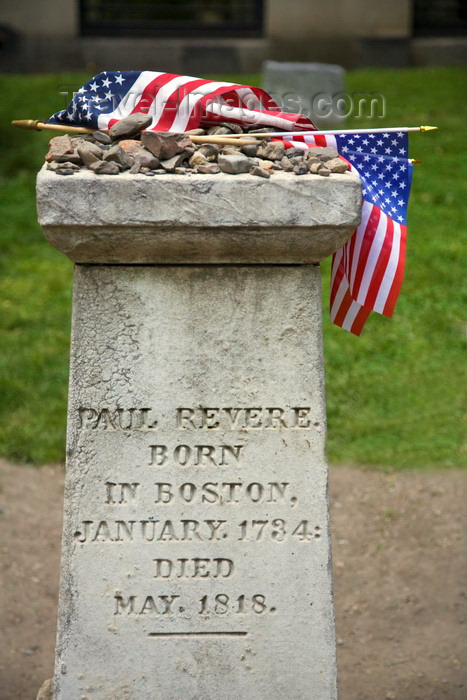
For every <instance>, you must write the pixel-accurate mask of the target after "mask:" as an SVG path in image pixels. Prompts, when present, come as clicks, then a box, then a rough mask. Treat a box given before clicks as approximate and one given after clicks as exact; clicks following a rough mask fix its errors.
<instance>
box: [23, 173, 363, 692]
mask: <svg viewBox="0 0 467 700" xmlns="http://www.w3.org/2000/svg"><path fill="white" fill-rule="evenodd" d="M37 192H38V211H39V221H40V223H41V225H42V227H43V230H44V233H45V236H46V238H47V239H48V240H49V241H50V242H51V243H52V244H53V245H54V246H56V247H57V248H59V249H60V250H61V251H62V252H64V253H66V254H67V255H68V256H69V257H70V258H71V259H72V260H74V261H75V262H76V263H77V264H76V265H75V279H74V294H73V318H72V341H71V369H70V389H69V406H68V437H67V467H66V470H67V474H66V492H65V514H64V530H63V543H62V571H61V585H60V602H59V622H58V637H57V649H56V666H55V679H54V698H55V700H86V699H89V700H91V699H92V700H116V699H117V698H118V699H119V700H123V699H128V700H147V699H148V698H154V700H156V699H157V700H182V699H187V700H188V699H189V700H218V699H219V698H222V699H223V700H238V698H242V699H243V700H284V698H289V699H290V700H304V699H305V698H313V700H334V699H335V698H336V697H337V687H336V686H337V682H336V659H335V633H334V616H333V600H332V573H331V560H330V534H329V512H328V495H327V464H326V458H325V434H326V415H325V404H324V378H323V358H322V341H321V300H320V268H319V265H318V264H317V263H318V261H319V260H321V259H322V258H323V257H325V256H327V255H329V254H331V253H332V252H333V250H335V249H336V248H338V247H339V246H340V245H342V243H343V242H344V241H345V240H346V239H347V238H348V237H350V235H351V234H352V232H353V230H354V229H355V227H356V225H357V223H358V221H359V217H360V206H361V186H360V182H359V180H358V178H357V177H356V176H355V175H353V174H351V173H346V174H345V175H331V176H330V177H329V178H318V177H313V176H311V175H310V176H306V177H301V178H297V177H296V176H294V175H293V174H288V173H276V174H275V175H274V177H273V178H271V179H270V180H263V179H259V178H258V179H253V178H252V177H251V176H249V175H239V176H236V177H232V176H228V175H224V174H220V175H212V176H210V175H193V176H191V177H189V178H188V177H178V176H171V175H161V176H158V177H155V178H145V177H144V176H143V175H129V174H122V175H120V176H119V177H118V178H112V177H111V176H105V175H104V176H100V177H97V176H96V175H94V174H93V173H91V172H90V171H82V172H79V173H77V174H76V175H74V176H73V177H72V178H71V177H70V178H57V176H56V175H55V174H54V173H52V172H50V171H46V170H45V169H43V170H42V171H41V172H40V174H39V176H38V190H37Z"/></svg>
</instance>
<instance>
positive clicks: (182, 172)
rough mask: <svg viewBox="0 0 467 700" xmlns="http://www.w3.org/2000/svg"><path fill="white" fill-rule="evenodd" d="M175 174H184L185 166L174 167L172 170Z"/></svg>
mask: <svg viewBox="0 0 467 700" xmlns="http://www.w3.org/2000/svg"><path fill="white" fill-rule="evenodd" d="M174 173H175V175H185V174H186V168H182V167H179V168H175V170H174Z"/></svg>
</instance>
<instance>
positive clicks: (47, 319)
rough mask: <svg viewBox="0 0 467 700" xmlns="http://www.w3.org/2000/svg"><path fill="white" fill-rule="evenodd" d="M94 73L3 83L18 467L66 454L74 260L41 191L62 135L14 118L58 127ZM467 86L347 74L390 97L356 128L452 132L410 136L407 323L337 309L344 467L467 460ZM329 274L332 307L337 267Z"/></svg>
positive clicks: (9, 336) (4, 450)
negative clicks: (50, 238) (465, 150)
mask: <svg viewBox="0 0 467 700" xmlns="http://www.w3.org/2000/svg"><path fill="white" fill-rule="evenodd" d="M89 77H91V76H89V75H84V74H82V75H61V76H0V89H1V94H2V96H3V98H2V101H1V104H0V120H1V126H2V128H1V129H0V139H1V145H2V150H1V153H2V156H1V159H0V197H1V199H0V202H1V213H2V222H3V230H2V234H1V256H0V327H1V333H0V395H1V397H2V399H1V404H0V456H3V457H5V458H9V459H13V460H17V461H28V462H34V463H37V464H40V463H43V462H47V461H56V460H63V458H64V445H65V420H66V394H67V374H68V348H69V331H70V311H71V278H72V264H71V262H70V261H69V260H68V259H67V258H65V257H64V256H63V255H61V254H60V253H59V252H58V251H56V250H55V249H53V248H52V247H51V246H50V245H48V244H47V243H46V242H45V241H44V239H43V236H42V232H41V230H40V228H39V226H38V224H37V221H36V211H35V194H34V181H35V175H36V172H37V170H38V169H39V167H40V165H41V163H42V162H43V158H44V154H45V152H46V147H47V142H48V140H49V138H50V134H46V133H32V132H25V131H24V132H23V131H19V130H15V129H13V128H11V127H10V126H9V121H10V120H11V119H19V118H44V119H46V118H47V117H49V116H50V115H51V114H52V113H53V112H55V111H57V110H58V109H61V108H63V107H64V106H65V97H64V96H63V95H60V94H59V92H60V91H62V92H63V91H64V90H66V89H69V90H70V91H71V90H72V89H73V87H72V86H75V87H76V88H77V87H79V86H80V85H81V84H82V83H83V82H85V80H87V79H88V78H89ZM224 77H225V76H224ZM230 78H231V79H235V80H240V81H241V82H256V83H258V78H257V77H256V78H255V77H254V76H248V77H245V76H244V77H243V79H242V78H239V77H238V76H236V77H234V76H230ZM466 83H467V72H466V71H465V70H463V69H458V68H434V69H412V70H404V71H396V70H373V71H358V72H354V73H350V74H349V75H348V76H347V91H348V92H349V93H353V92H375V93H380V94H382V95H384V98H385V104H386V115H385V117H384V118H382V119H374V120H373V121H371V120H370V119H368V118H362V119H358V120H354V122H353V123H352V122H350V123H349V126H350V125H358V126H362V127H370V126H387V125H390V126H412V125H420V124H433V125H437V126H438V127H439V131H437V132H430V133H426V134H414V135H413V136H412V138H411V156H412V157H415V158H417V159H419V160H421V161H423V162H424V165H421V166H417V167H416V168H415V172H414V180H413V186H412V195H411V203H410V209H409V242H408V253H407V265H406V276H405V281H404V285H403V289H402V294H401V297H400V299H399V302H398V305H397V308H396V312H395V315H394V318H393V319H385V318H383V317H379V316H377V315H376V314H374V315H373V316H372V317H371V318H370V320H369V321H368V322H367V325H366V327H365V329H364V331H363V333H362V335H361V336H360V338H356V337H354V336H352V335H351V334H349V333H347V332H346V331H343V330H341V329H339V328H336V327H335V326H333V325H332V324H331V323H330V321H329V320H328V317H327V310H326V308H325V310H324V339H325V340H324V342H325V358H326V384H327V405H328V427H329V435H328V438H329V439H328V454H329V460H330V461H331V462H334V463H340V462H355V463H361V464H365V465H368V466H377V467H380V468H394V469H400V468H425V467H456V466H461V465H462V464H464V463H465V449H466V448H465V426H464V427H463V425H462V402H463V399H464V398H465V384H466V373H465V352H466V335H465V332H466V328H465V321H466V319H465V309H466V303H465V302H466V284H465V281H464V280H465V275H464V267H465V265H463V260H462V251H463V247H464V244H465V233H464V230H465V229H464V227H465V221H466V219H467V216H466V214H467V211H466V210H467V164H466V160H465V157H461V147H462V146H463V145H464V144H465V142H466V135H467V134H466V132H467V106H466V103H465V99H464V96H465V91H466ZM64 86H70V87H68V88H66V87H64ZM323 269H324V273H323V279H324V300H325V301H324V305H325V306H326V304H327V297H328V290H329V283H328V277H329V261H326V262H325V263H324V264H323Z"/></svg>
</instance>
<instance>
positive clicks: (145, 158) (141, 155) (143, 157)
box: [133, 148, 160, 170]
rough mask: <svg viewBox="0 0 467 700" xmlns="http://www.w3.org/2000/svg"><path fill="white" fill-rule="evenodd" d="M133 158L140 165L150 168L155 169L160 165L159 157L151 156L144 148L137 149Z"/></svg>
mask: <svg viewBox="0 0 467 700" xmlns="http://www.w3.org/2000/svg"><path fill="white" fill-rule="evenodd" d="M133 158H134V159H135V163H136V162H138V163H139V164H140V166H144V167H145V168H151V169H152V170H155V168H158V167H159V165H160V161H159V158H156V156H153V155H152V153H151V151H148V150H147V149H146V148H142V149H141V150H140V151H138V152H137V153H136V154H135V155H134V156H133Z"/></svg>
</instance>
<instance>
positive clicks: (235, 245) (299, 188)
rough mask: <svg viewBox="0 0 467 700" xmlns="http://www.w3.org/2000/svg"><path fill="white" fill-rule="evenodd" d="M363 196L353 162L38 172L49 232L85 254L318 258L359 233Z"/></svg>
mask: <svg viewBox="0 0 467 700" xmlns="http://www.w3.org/2000/svg"><path fill="white" fill-rule="evenodd" d="M361 203H362V193H361V183H360V180H359V178H358V177H357V176H356V175H354V174H352V173H350V172H347V173H344V174H333V175H331V176H329V177H320V176H316V175H303V176H296V175H294V174H291V173H285V172H279V171H277V172H275V173H274V175H273V176H272V177H271V178H270V179H263V178H259V177H254V176H252V175H248V174H246V175H234V176H233V175H226V174H224V173H219V174H216V175H201V174H199V175H198V174H192V175H162V174H161V175H155V176H154V177H147V176H146V175H139V174H138V175H130V174H129V173H121V174H120V175H117V176H111V175H95V174H94V173H92V172H90V171H87V170H81V171H78V172H77V173H75V174H74V175H72V176H68V177H61V176H58V175H56V174H55V173H54V172H52V171H48V170H46V168H45V166H44V167H43V168H42V170H41V171H40V172H39V174H38V177H37V208H38V217H39V223H40V225H41V226H42V228H43V231H44V235H45V237H46V239H47V240H48V241H49V242H50V243H51V244H52V245H53V246H55V247H56V248H58V249H59V250H60V251H61V252H62V253H65V254H66V255H67V256H68V257H69V258H70V259H71V260H73V261H74V262H78V263H107V264H170V263H174V264H177V263H180V264H188V263H192V264H194V263H196V264H199V263H227V264H228V263H230V264H235V263H255V264H307V263H315V262H319V261H320V260H323V259H324V258H325V257H327V256H328V255H331V254H332V253H333V252H334V251H336V250H337V249H338V248H340V247H341V246H342V245H343V244H344V243H345V242H346V241H347V240H348V239H349V238H350V236H351V235H352V233H353V232H354V230H355V229H356V227H357V226H358V224H359V223H360V217H361Z"/></svg>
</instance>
